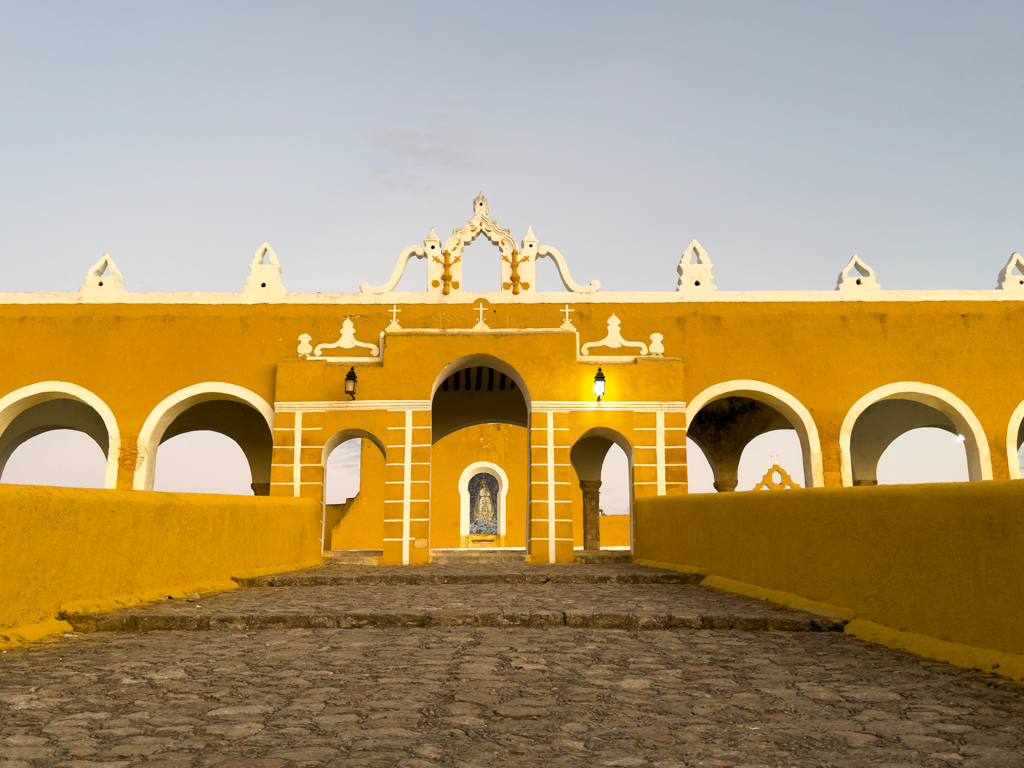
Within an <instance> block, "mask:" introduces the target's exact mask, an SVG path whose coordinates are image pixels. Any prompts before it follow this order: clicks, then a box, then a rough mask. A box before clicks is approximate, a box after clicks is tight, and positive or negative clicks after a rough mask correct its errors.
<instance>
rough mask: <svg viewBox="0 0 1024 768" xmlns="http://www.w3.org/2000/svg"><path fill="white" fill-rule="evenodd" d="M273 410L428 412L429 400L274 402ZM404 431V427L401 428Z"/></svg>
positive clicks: (288, 411) (296, 411)
mask: <svg viewBox="0 0 1024 768" xmlns="http://www.w3.org/2000/svg"><path fill="white" fill-rule="evenodd" d="M274 408H275V410H277V411H278V412H279V413H298V412H300V411H304V412H306V413H311V412H323V411H402V412H405V411H429V410H430V401H429V400H297V401H293V402H275V403H274ZM403 429H404V427H403Z"/></svg>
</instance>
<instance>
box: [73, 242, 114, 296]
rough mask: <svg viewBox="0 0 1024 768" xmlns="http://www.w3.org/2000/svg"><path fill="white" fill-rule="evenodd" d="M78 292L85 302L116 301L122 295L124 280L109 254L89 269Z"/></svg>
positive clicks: (105, 254)
mask: <svg viewBox="0 0 1024 768" xmlns="http://www.w3.org/2000/svg"><path fill="white" fill-rule="evenodd" d="M78 292H79V293H80V294H81V295H82V299H84V300H85V301H117V300H118V298H119V297H120V296H121V294H122V293H124V278H123V277H122V276H121V273H120V271H118V269H117V265H116V264H115V263H114V260H113V259H112V258H111V257H110V254H109V253H104V254H103V257H102V258H101V259H100V260H99V261H97V262H96V263H95V264H93V265H92V266H91V267H89V271H88V272H86V273H85V284H84V285H82V287H81V288H79V289H78Z"/></svg>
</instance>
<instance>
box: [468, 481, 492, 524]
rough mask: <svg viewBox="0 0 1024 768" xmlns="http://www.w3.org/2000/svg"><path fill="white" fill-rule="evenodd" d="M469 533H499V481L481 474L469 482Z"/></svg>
mask: <svg viewBox="0 0 1024 768" xmlns="http://www.w3.org/2000/svg"><path fill="white" fill-rule="evenodd" d="M469 500H470V504H469V532H470V533H472V534H497V533H498V514H499V512H498V480H497V478H495V477H494V476H493V475H491V474H488V473H486V472H481V473H479V474H477V475H475V476H474V477H473V478H472V479H471V480H470V481H469Z"/></svg>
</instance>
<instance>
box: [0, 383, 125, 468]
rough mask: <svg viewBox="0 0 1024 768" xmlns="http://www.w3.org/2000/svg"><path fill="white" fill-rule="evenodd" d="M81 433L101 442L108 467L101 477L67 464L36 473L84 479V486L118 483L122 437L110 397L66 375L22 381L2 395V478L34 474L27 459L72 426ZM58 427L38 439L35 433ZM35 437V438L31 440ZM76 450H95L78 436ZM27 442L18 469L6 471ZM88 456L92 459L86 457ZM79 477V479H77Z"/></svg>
mask: <svg viewBox="0 0 1024 768" xmlns="http://www.w3.org/2000/svg"><path fill="white" fill-rule="evenodd" d="M67 430H70V431H72V432H77V433H81V434H83V435H86V436H87V437H88V438H89V439H91V440H92V442H93V443H95V445H97V446H99V449H100V451H101V452H102V454H103V456H104V465H105V469H104V471H103V472H102V473H101V474H99V476H98V477H95V476H94V475H93V473H92V472H88V471H87V472H86V474H84V475H83V474H82V473H81V472H78V471H76V470H79V469H83V468H84V467H82V466H81V465H78V466H77V467H71V466H65V467H64V468H61V467H54V468H53V470H54V471H53V472H52V473H50V472H47V473H44V474H43V475H35V477H37V478H43V479H45V478H53V479H55V480H57V481H60V484H61V485H64V484H67V485H79V484H80V483H84V485H79V487H98V488H116V487H117V465H118V454H119V453H120V447H121V439H120V433H119V431H118V428H117V422H116V421H115V419H114V414H113V413H112V412H111V410H110V408H108V407H107V405H106V403H104V402H103V401H102V400H100V399H99V398H98V397H96V395H94V394H92V393H91V392H89V391H88V390H87V389H84V388H83V387H79V386H77V385H74V384H69V383H67V382H60V381H50V382H41V383H39V384H32V385H30V386H27V387H22V388H21V389H19V390H16V391H14V392H12V393H10V394H8V395H6V396H4V397H3V398H0V479H2V480H3V481H4V482H16V480H14V479H12V478H13V477H15V476H17V477H21V478H28V477H30V476H33V473H32V472H28V473H25V472H24V469H26V468H27V467H25V465H24V464H23V463H22V462H25V461H27V462H29V463H30V464H31V463H32V462H33V457H38V456H39V455H40V454H41V452H42V451H45V450H46V447H47V445H54V444H56V443H55V441H61V444H64V443H65V441H64V440H63V439H62V438H64V437H66V431H67ZM47 433H53V434H50V435H48V436H47V437H46V438H44V439H43V441H42V442H36V441H35V440H33V438H38V437H39V436H41V435H46V434H47ZM29 441H32V444H30V445H25V444H26V443H29ZM75 444H76V446H77V447H76V448H75V449H74V450H75V452H76V453H78V454H80V455H81V456H82V457H83V458H84V457H87V456H89V451H88V450H87V447H86V444H85V443H84V442H82V441H79V440H75ZM22 445H25V451H24V452H21V451H19V457H17V458H16V462H15V470H16V471H15V474H14V475H11V474H8V473H6V472H5V469H6V467H7V464H8V462H9V461H10V459H11V458H12V456H14V454H15V452H16V451H18V449H19V448H20V447H21V446H22ZM86 460H87V461H88V459H86ZM65 461H66V460H65ZM76 478H77V479H76Z"/></svg>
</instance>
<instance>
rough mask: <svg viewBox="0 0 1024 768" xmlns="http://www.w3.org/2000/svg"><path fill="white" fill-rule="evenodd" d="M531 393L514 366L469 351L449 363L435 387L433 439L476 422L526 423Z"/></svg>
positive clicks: (489, 356) (433, 440)
mask: <svg viewBox="0 0 1024 768" xmlns="http://www.w3.org/2000/svg"><path fill="white" fill-rule="evenodd" d="M529 412H530V393H529V390H528V389H527V388H526V383H525V382H524V381H523V378H522V376H520V375H519V373H518V371H516V370H515V369H514V368H513V367H512V366H510V365H508V364H507V363H505V362H504V361H503V360H499V359H498V358H496V357H492V356H491V355H469V356H467V357H463V358H460V359H459V360H456V361H455V362H453V363H450V364H449V365H447V366H445V367H444V369H443V370H442V371H441V373H440V374H438V376H437V378H436V379H435V380H434V385H433V387H432V389H431V442H432V443H437V441H438V440H440V439H441V438H443V437H445V436H447V435H450V434H452V433H453V432H457V431H458V430H460V429H462V428H464V427H471V426H474V425H476V424H498V423H501V424H514V425H516V426H520V427H526V426H527V421H528V418H529Z"/></svg>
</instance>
